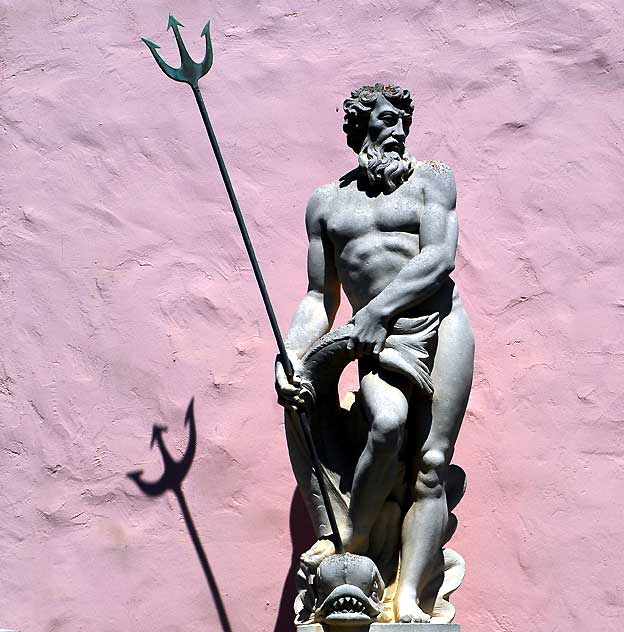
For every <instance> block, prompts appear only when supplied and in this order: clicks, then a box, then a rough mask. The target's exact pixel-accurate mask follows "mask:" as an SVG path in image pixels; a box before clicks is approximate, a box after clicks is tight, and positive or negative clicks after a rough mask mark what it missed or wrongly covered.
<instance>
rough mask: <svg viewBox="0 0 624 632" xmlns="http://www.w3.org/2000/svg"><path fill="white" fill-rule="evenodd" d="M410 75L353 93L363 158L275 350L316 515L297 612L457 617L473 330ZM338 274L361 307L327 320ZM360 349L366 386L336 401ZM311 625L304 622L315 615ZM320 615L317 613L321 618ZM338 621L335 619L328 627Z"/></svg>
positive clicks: (454, 231) (350, 131)
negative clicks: (418, 139)
mask: <svg viewBox="0 0 624 632" xmlns="http://www.w3.org/2000/svg"><path fill="white" fill-rule="evenodd" d="M413 110H414V106H413V102H412V99H411V96H410V93H409V91H408V90H405V89H403V88H401V87H399V86H386V85H382V84H379V83H378V84H375V85H374V86H364V87H362V88H359V89H357V90H354V91H353V92H352V93H351V97H350V98H348V99H346V100H345V102H344V112H345V118H344V126H343V129H344V131H345V133H346V136H347V144H348V146H349V147H351V149H353V150H354V151H355V152H356V153H357V154H358V167H357V168H355V169H354V170H352V171H350V172H349V173H347V174H346V175H344V176H342V177H341V178H339V179H338V180H337V181H335V182H332V183H330V184H328V185H325V186H322V187H320V188H319V189H318V190H317V191H316V192H315V193H314V194H313V195H312V197H311V199H310V201H309V203H308V206H307V209H306V228H307V233H308V237H309V250H308V282H309V285H308V291H307V293H306V295H305V296H304V298H303V300H302V301H301V303H300V304H299V306H298V308H297V309H296V311H295V314H294V317H293V320H292V324H291V327H290V330H289V332H288V334H287V336H286V340H285V344H286V348H287V352H288V356H289V358H290V361H291V363H292V364H293V366H294V369H295V379H294V380H293V381H292V383H291V382H289V381H288V379H287V377H286V375H285V373H284V369H283V367H282V364H281V362H280V361H279V356H278V361H277V362H276V378H275V379H276V389H277V392H278V400H279V402H280V403H281V404H282V405H283V406H284V408H285V417H286V435H287V441H288V447H289V452H290V456H291V462H292V466H293V470H294V473H295V476H296V479H297V482H298V486H299V488H300V490H301V492H302V495H303V497H304V500H305V502H306V505H307V507H308V511H309V513H310V516H311V518H312V521H313V524H314V528H315V530H316V535H317V538H318V540H317V542H316V543H315V544H314V545H313V546H312V548H311V549H310V550H309V551H307V552H306V553H305V554H304V555H303V556H302V558H301V569H300V571H299V574H298V582H299V583H298V586H299V595H298V597H297V601H296V604H295V610H296V613H297V617H296V622H297V623H299V624H303V623H308V624H309V623H324V624H326V625H331V626H341V625H348V626H354V625H364V624H368V623H371V622H398V623H426V622H429V621H431V622H432V623H449V622H450V621H452V619H453V616H454V613H455V611H454V608H453V606H452V605H451V604H450V603H449V602H448V595H449V594H450V593H451V592H452V591H453V590H455V589H456V588H457V587H458V586H459V584H460V583H461V581H462V578H463V572H464V564H463V559H462V558H461V557H460V556H459V555H458V554H457V553H455V552H454V551H452V550H451V549H449V548H447V547H445V546H444V545H445V544H446V542H447V541H448V540H449V539H450V537H451V536H452V534H453V532H454V530H455V528H456V526H457V520H456V518H455V516H454V515H453V514H452V513H451V512H452V509H453V508H454V507H455V505H456V504H457V503H458V502H459V500H460V498H461V496H462V495H463V492H464V488H465V475H464V473H463V471H462V470H461V468H459V467H458V466H456V465H452V464H451V458H452V456H453V450H454V446H455V441H456V439H457V435H458V433H459V429H460V426H461V422H462V418H463V415H464V412H465V409H466V405H467V402H468V396H469V393H470V387H471V383H472V372H473V359H474V339H473V335H472V330H471V327H470V322H469V320H468V316H467V314H466V312H465V310H464V307H463V305H462V301H461V298H460V296H459V293H458V290H457V287H456V285H455V283H454V282H453V280H452V279H451V277H450V274H451V273H452V271H453V268H454V260H455V251H456V247H457V239H458V224H457V214H456V209H455V202H456V190H455V181H454V178H453V174H452V172H451V170H450V169H449V168H448V167H447V166H445V165H444V164H442V163H440V162H436V161H418V160H416V159H414V158H413V157H412V156H411V155H410V154H409V153H408V151H407V149H406V148H405V140H406V137H407V135H408V133H409V129H410V125H411V123H412V113H413ZM341 286H342V288H343V290H344V293H345V295H346V296H347V298H348V300H349V302H350V304H351V306H352V308H353V317H352V318H351V320H350V321H349V322H348V323H347V324H346V325H343V326H342V327H339V328H338V329H336V330H334V331H331V332H330V330H331V327H332V325H333V322H334V318H335V316H336V312H337V309H338V305H339V301H340V287H341ZM353 360H357V362H358V370H359V379H360V389H359V391H358V392H357V393H356V394H350V396H348V397H347V398H346V400H345V401H343V402H342V403H340V402H339V401H338V388H337V384H338V379H339V377H340V374H341V372H342V370H343V369H344V367H345V366H346V365H347V364H348V363H349V362H351V361H353ZM302 409H305V410H307V411H308V414H309V418H310V425H311V430H312V435H313V438H314V443H315V445H316V449H317V451H318V456H319V459H320V461H321V464H322V470H323V474H324V478H325V480H326V482H327V485H328V488H329V496H330V500H331V506H332V509H333V513H335V516H336V521H337V524H338V527H339V531H340V535H341V536H342V540H343V542H344V547H345V550H346V553H345V554H344V555H336V554H335V553H336V546H335V545H336V540H335V537H334V535H333V534H332V531H331V529H330V527H329V522H328V515H327V510H326V507H325V505H324V504H323V503H322V502H321V497H320V494H319V487H318V481H317V480H316V478H315V476H314V475H313V467H312V462H311V457H310V455H309V453H308V451H307V450H306V445H305V442H304V441H303V438H302V434H301V429H300V426H298V425H297V424H296V423H295V418H296V412H295V411H300V410H302ZM306 629H308V628H306ZM310 629H311V628H310ZM332 629H333V628H332Z"/></svg>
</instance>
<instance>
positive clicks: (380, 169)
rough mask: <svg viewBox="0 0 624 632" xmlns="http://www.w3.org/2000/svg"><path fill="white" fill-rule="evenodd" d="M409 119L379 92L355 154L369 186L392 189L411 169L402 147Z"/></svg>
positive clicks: (397, 185) (404, 178)
mask: <svg viewBox="0 0 624 632" xmlns="http://www.w3.org/2000/svg"><path fill="white" fill-rule="evenodd" d="M408 131H409V122H408V120H407V119H406V118H405V112H403V111H402V110H400V109H399V108H397V107H395V106H394V105H393V104H392V103H390V101H388V99H386V98H385V97H384V96H383V95H379V96H378V97H377V100H376V102H375V106H374V108H373V109H372V111H371V113H370V116H369V120H368V131H367V135H366V138H365V139H364V142H363V144H362V148H361V150H360V153H359V156H358V162H359V165H360V167H361V168H362V169H363V170H364V172H365V173H366V175H367V177H368V180H369V182H370V183H371V185H373V186H377V187H381V188H382V190H384V191H386V192H392V191H394V190H396V188H397V187H399V186H400V185H401V184H402V183H403V182H405V180H407V179H408V178H409V177H410V175H411V174H412V171H413V165H412V157H411V156H410V155H409V153H408V152H407V150H406V149H405V138H406V136H407V132H408Z"/></svg>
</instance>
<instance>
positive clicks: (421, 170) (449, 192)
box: [414, 160, 457, 208]
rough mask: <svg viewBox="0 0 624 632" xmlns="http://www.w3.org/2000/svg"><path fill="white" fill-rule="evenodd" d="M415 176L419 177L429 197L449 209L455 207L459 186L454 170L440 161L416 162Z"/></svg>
mask: <svg viewBox="0 0 624 632" xmlns="http://www.w3.org/2000/svg"><path fill="white" fill-rule="evenodd" d="M414 175H418V176H419V178H418V180H420V182H421V183H422V186H423V187H424V190H425V193H426V194H427V197H429V198H430V199H431V198H436V199H438V200H439V201H441V202H443V203H444V205H445V206H448V207H449V208H454V207H455V201H456V198H457V186H456V184H455V176H454V175H453V170H452V169H451V168H450V167H449V166H448V165H446V164H445V163H443V162H441V161H439V160H415V161H414Z"/></svg>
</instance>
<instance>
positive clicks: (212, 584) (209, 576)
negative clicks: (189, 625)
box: [127, 399, 287, 632]
mask: <svg viewBox="0 0 624 632" xmlns="http://www.w3.org/2000/svg"><path fill="white" fill-rule="evenodd" d="M193 401H194V400H193V399H191V401H190V403H189V405H188V408H187V410H186V417H185V418H184V425H185V426H188V427H189V441H188V446H187V448H186V452H185V453H184V456H183V457H182V459H181V460H180V461H175V460H174V459H173V458H172V457H171V455H170V454H169V451H168V450H167V446H166V445H165V442H164V440H163V437H162V434H163V432H165V431H166V430H167V427H166V426H160V425H158V424H154V426H153V428H152V440H151V443H150V448H152V447H154V443H157V444H158V449H159V450H160V454H161V455H162V459H163V463H164V471H163V474H162V476H161V477H160V478H159V479H158V480H157V481H155V482H153V483H149V482H147V481H144V480H143V479H142V475H143V471H142V470H138V471H135V472H128V474H127V476H128V478H131V479H132V480H133V481H134V482H135V483H136V484H137V485H138V487H139V489H140V490H141V491H142V492H143V493H144V494H146V495H148V496H161V495H162V494H164V493H165V492H166V491H167V490H170V491H172V492H173V493H174V494H175V497H176V498H177V499H178V502H179V503H180V508H181V509H182V514H183V516H184V522H185V523H186V528H187V529H188V532H189V535H190V536H191V540H192V541H193V545H194V546H195V552H196V553H197V557H198V558H199V563H200V564H201V567H202V570H203V571H204V576H205V577H206V581H207V582H208V587H209V588H210V592H211V593H212V598H213V600H214V603H215V607H216V609H217V613H218V615H219V621H220V622H221V628H222V630H223V632H232V626H231V625H230V621H229V619H228V616H227V612H226V610H225V605H224V603H223V599H222V598H221V593H220V592H219V586H218V585H217V580H216V579H215V577H214V575H213V573H212V569H211V568H210V564H209V563H208V558H207V557H206V552H205V551H204V547H203V546H202V543H201V540H200V539H199V534H198V533H197V529H196V528H195V523H194V522H193V517H192V516H191V512H190V511H189V508H188V505H187V504H186V498H184V493H183V492H182V482H183V481H184V479H185V477H186V475H187V474H188V472H189V470H190V468H191V464H192V463H193V458H194V457H195V448H196V447H197V432H196V430H195V414H194V410H193ZM280 629H281V628H280ZM283 629H284V630H286V629H287V628H283Z"/></svg>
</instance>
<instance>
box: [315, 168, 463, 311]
mask: <svg viewBox="0 0 624 632" xmlns="http://www.w3.org/2000/svg"><path fill="white" fill-rule="evenodd" d="M426 195H427V178H425V177H423V176H422V175H421V173H420V172H419V169H418V167H417V168H416V169H415V171H414V173H413V174H412V176H411V177H410V178H409V180H408V181H407V182H405V183H404V184H403V185H402V186H400V187H399V188H398V189H397V190H396V191H394V192H393V193H391V194H388V195H383V194H380V195H378V196H376V197H369V196H368V195H367V194H366V192H365V191H361V190H359V189H358V186H357V182H355V181H353V182H350V183H348V184H347V185H346V186H341V185H340V184H336V185H331V193H330V195H329V196H328V198H326V200H327V207H326V213H325V214H324V215H325V230H326V234H327V237H328V239H329V241H330V242H331V244H332V246H333V251H334V257H335V265H336V269H337V272H338V277H339V279H340V282H341V283H342V286H343V288H344V292H345V294H346V296H347V298H348V299H349V302H350V303H351V305H352V307H353V311H354V312H357V311H358V310H359V309H360V308H362V307H363V306H364V305H366V304H368V303H369V302H370V301H371V300H372V299H373V298H375V296H377V295H378V294H379V293H380V292H381V291H382V290H383V289H384V288H385V287H386V286H387V285H388V284H389V283H390V282H391V281H392V280H393V279H394V277H395V276H396V275H397V274H398V273H399V271H400V270H402V269H403V267H404V266H405V265H406V264H407V263H408V262H409V261H410V260H411V259H412V258H413V257H415V256H416V255H417V254H418V253H419V250H420V248H419V228H420V217H421V215H422V212H423V209H424V203H425V198H426ZM457 301H459V295H458V294H457V292H456V290H455V289H454V284H453V283H452V281H451V280H450V279H449V280H448V281H447V282H446V283H445V284H444V285H443V286H442V287H441V288H440V290H439V291H438V292H437V293H436V295H434V296H431V297H430V298H429V299H427V300H426V301H424V302H423V303H421V304H420V305H419V306H418V307H417V308H414V309H413V310H410V313H428V312H431V311H448V309H450V307H451V305H450V303H452V302H457ZM446 305H448V307H446V309H445V306H446Z"/></svg>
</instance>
